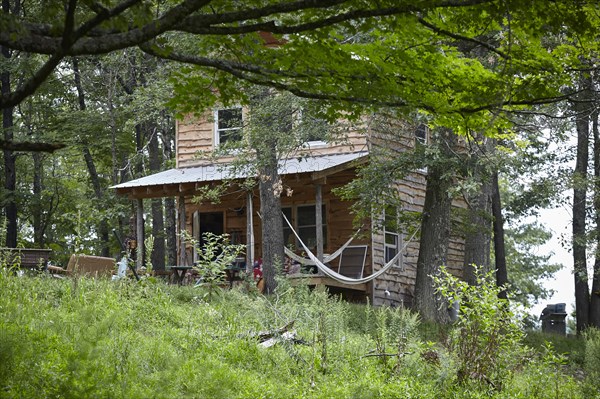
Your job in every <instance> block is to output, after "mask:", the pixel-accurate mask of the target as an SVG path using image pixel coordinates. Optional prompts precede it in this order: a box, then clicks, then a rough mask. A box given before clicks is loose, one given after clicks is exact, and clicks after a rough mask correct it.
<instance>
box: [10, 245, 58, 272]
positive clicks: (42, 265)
mask: <svg viewBox="0 0 600 399" xmlns="http://www.w3.org/2000/svg"><path fill="white" fill-rule="evenodd" d="M51 252H52V250H51V249H37V248H0V264H2V265H5V266H6V267H18V268H20V269H27V270H37V271H44V270H46V266H47V264H48V258H49V257H50V253H51Z"/></svg>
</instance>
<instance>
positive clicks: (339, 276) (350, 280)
mask: <svg viewBox="0 0 600 399" xmlns="http://www.w3.org/2000/svg"><path fill="white" fill-rule="evenodd" d="M282 214H283V213H282ZM283 218H284V219H285V221H286V223H287V224H288V226H290V229H291V230H292V233H294V235H295V236H296V238H297V239H298V241H299V242H300V245H302V248H303V249H304V251H305V252H306V254H307V255H308V257H309V258H310V260H312V261H313V262H314V264H315V265H316V266H317V268H319V270H320V271H321V272H323V274H325V275H326V276H327V277H331V278H332V279H334V280H337V281H339V282H341V283H345V284H363V283H366V282H369V281H371V280H374V279H376V278H377V277H379V276H381V275H382V274H383V273H385V272H386V271H388V269H389V268H391V267H392V266H393V265H394V263H396V262H397V261H398V260H399V259H400V257H401V256H402V253H403V252H404V250H405V249H406V247H407V246H408V244H410V242H411V241H412V239H413V238H414V237H415V235H416V234H417V231H419V230H418V229H417V230H415V232H414V233H413V235H412V236H411V237H410V239H409V240H408V241H407V242H406V244H404V246H403V247H402V250H400V251H398V253H397V254H396V256H394V257H393V258H392V260H390V261H389V262H388V263H386V264H385V265H384V266H383V268H382V269H381V270H378V271H377V272H375V273H373V274H371V275H370V276H367V277H363V278H350V277H346V276H344V275H342V274H339V273H337V272H334V271H333V270H331V269H330V268H329V267H327V266H326V265H324V264H323V262H321V261H319V259H318V258H317V257H316V256H315V255H314V254H313V253H312V252H311V251H310V249H308V248H307V247H306V245H304V242H302V240H301V239H300V237H299V236H298V233H296V231H295V230H294V228H293V227H292V225H291V224H290V221H289V220H288V219H287V217H286V216H285V215H283Z"/></svg>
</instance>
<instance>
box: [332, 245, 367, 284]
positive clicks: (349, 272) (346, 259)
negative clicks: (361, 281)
mask: <svg viewBox="0 0 600 399" xmlns="http://www.w3.org/2000/svg"><path fill="white" fill-rule="evenodd" d="M367 248H368V246H367V245H351V246H347V247H346V248H345V249H344V250H343V251H342V253H341V255H340V263H339V268H338V273H339V274H341V275H344V276H346V277H350V278H362V277H363V272H364V270H365V262H366V260H367Z"/></svg>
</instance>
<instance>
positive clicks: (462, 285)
mask: <svg viewBox="0 0 600 399" xmlns="http://www.w3.org/2000/svg"><path fill="white" fill-rule="evenodd" d="M475 277H476V284H475V285H469V284H468V283H466V282H464V281H460V280H459V279H457V278H456V277H454V276H452V275H451V274H450V273H449V272H448V271H446V270H445V269H442V270H441V272H440V274H439V276H437V277H434V283H435V286H436V291H437V293H438V294H439V295H441V296H442V297H444V298H445V299H446V300H447V302H448V303H450V304H454V303H458V304H459V317H458V320H457V321H456V325H455V328H454V329H453V330H452V331H451V334H450V342H449V345H450V351H451V353H452V354H453V355H454V356H455V357H456V360H457V371H456V376H457V378H458V381H459V382H460V383H465V382H469V381H477V382H482V383H485V384H487V385H489V386H491V387H492V388H495V389H500V388H501V387H502V383H503V382H504V381H505V380H507V379H509V378H510V376H511V373H512V371H513V369H514V366H515V365H516V364H517V363H518V362H519V354H520V353H522V352H523V349H524V346H523V345H522V344H521V340H522V338H523V332H522V328H521V327H522V326H521V323H520V321H519V320H518V318H517V317H516V315H515V313H514V312H513V311H512V310H511V307H510V305H509V303H508V301H506V300H502V299H499V298H498V293H499V292H501V291H502V290H504V288H503V287H498V286H496V282H495V278H494V276H493V275H492V273H491V272H490V273H488V274H483V273H482V272H481V269H480V268H478V267H475Z"/></svg>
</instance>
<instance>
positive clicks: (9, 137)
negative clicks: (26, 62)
mask: <svg viewBox="0 0 600 399" xmlns="http://www.w3.org/2000/svg"><path fill="white" fill-rule="evenodd" d="M17 7H18V3H17ZM2 13H3V14H4V16H7V15H9V14H14V11H13V10H11V2H10V0H2ZM0 50H1V51H2V58H3V59H4V62H5V63H6V64H7V65H10V63H11V57H12V51H11V49H10V48H9V47H8V46H6V45H1V46H0ZM0 83H1V85H2V87H1V93H2V96H3V97H5V96H9V95H10V93H11V72H10V70H9V69H6V68H3V69H2V72H1V73H0ZM13 114H14V105H10V106H7V107H2V132H3V139H4V142H6V143H10V142H12V141H13V138H14V133H13V128H14V122H13ZM3 155H4V198H3V199H2V202H3V208H4V217H5V218H6V222H7V224H6V244H5V245H6V246H7V247H9V248H16V247H17V222H18V219H17V202H16V198H15V195H16V184H17V170H16V162H15V159H16V155H15V153H14V151H13V150H11V149H9V148H5V149H4V151H3Z"/></svg>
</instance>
